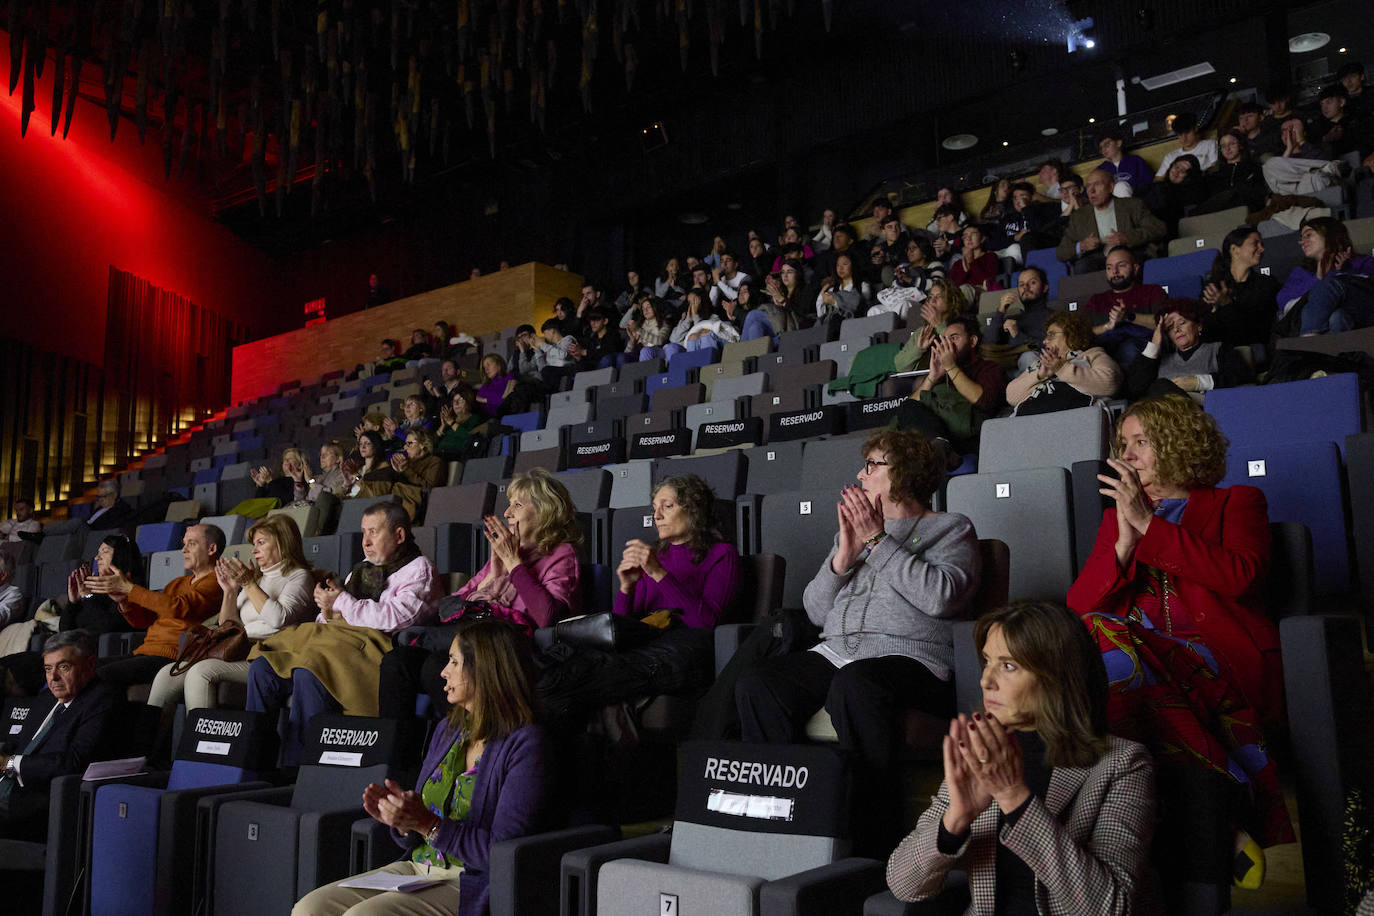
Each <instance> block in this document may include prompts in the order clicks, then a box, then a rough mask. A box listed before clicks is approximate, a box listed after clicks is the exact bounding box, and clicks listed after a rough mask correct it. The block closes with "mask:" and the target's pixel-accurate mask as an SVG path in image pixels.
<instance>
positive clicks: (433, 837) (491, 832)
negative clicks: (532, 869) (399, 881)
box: [291, 619, 553, 916]
mask: <svg viewBox="0 0 1374 916" xmlns="http://www.w3.org/2000/svg"><path fill="white" fill-rule="evenodd" d="M444 684H445V688H446V691H447V694H448V699H449V702H450V703H452V704H453V711H452V712H451V713H450V714H449V716H448V718H447V719H446V720H445V721H444V722H442V723H440V725H439V727H438V728H437V729H436V730H435V732H434V737H433V738H432V739H431V740H430V743H429V748H428V750H426V752H425V761H424V765H423V767H421V769H420V778H419V784H418V785H417V786H416V787H415V790H414V791H405V790H403V789H402V788H401V787H400V786H399V785H397V784H396V783H394V782H392V781H391V780H389V779H388V780H387V781H386V785H384V786H379V785H377V784H375V783H374V784H372V785H369V786H368V787H367V788H366V789H364V790H363V808H364V809H365V810H366V811H367V813H368V814H369V815H371V816H372V817H373V818H375V819H376V820H378V821H381V822H382V823H383V824H386V825H387V826H389V827H390V828H391V835H392V838H393V839H395V841H396V843H397V845H399V846H400V847H401V848H402V849H404V850H405V851H406V852H405V857H404V858H402V859H401V860H400V861H398V862H393V863H392V864H391V865H387V866H384V867H382V868H379V869H375V870H374V871H370V872H367V873H366V874H367V875H368V876H397V877H405V878H410V877H414V878H429V879H433V880H437V881H438V883H437V884H434V885H433V886H430V887H427V888H425V889H424V890H419V891H415V892H412V893H398V892H394V891H381V890H370V889H363V888H350V887H343V886H342V885H343V884H344V883H345V882H337V883H334V884H327V885H325V886H324V887H321V888H318V889H316V890H314V891H311V892H310V893H309V894H307V895H306V896H305V897H303V898H301V900H300V902H298V903H297V904H296V906H295V908H294V909H292V911H291V912H292V916H315V914H319V916H326V914H327V916H339V914H348V916H362V914H366V913H389V914H403V916H410V914H429V913H434V912H441V913H456V914H458V916H478V914H482V913H486V912H487V898H488V888H487V863H488V862H489V861H490V859H491V847H492V845H493V844H495V843H499V842H500V841H501V840H506V839H510V838H512V837H519V836H525V835H527V834H531V833H536V832H538V831H540V830H543V829H547V828H548V827H549V826H550V825H549V823H548V821H549V812H550V809H551V808H552V805H551V804H550V800H551V798H552V793H551V787H552V784H553V780H552V776H551V774H552V764H551V761H550V755H549V750H548V741H547V738H546V737H545V734H544V732H543V730H542V729H540V728H539V726H537V725H535V724H534V690H533V687H532V684H531V680H530V664H529V640H527V639H526V638H525V637H524V635H523V634H521V633H520V631H519V630H518V629H517V628H515V627H513V626H511V625H510V624H507V623H503V622H501V621H496V620H490V619H488V620H481V621H475V622H470V623H466V624H463V625H462V626H460V627H459V629H458V632H457V635H455V636H454V638H453V644H452V646H450V647H449V655H448V664H447V665H446V666H445V667H444ZM357 877H363V876H361V875H360V876H357ZM346 880H351V879H346Z"/></svg>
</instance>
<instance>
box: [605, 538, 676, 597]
mask: <svg viewBox="0 0 1374 916" xmlns="http://www.w3.org/2000/svg"><path fill="white" fill-rule="evenodd" d="M615 574H616V576H617V577H618V578H619V579H620V590H621V591H622V592H624V593H625V594H627V595H628V594H629V593H630V592H632V591H634V587H635V583H636V582H638V581H639V577H640V576H643V575H646V574H647V575H648V576H649V578H650V579H653V580H654V581H655V582H659V581H661V580H662V579H663V577H664V576H665V575H667V574H668V571H667V570H666V569H664V568H663V564H662V563H660V562H658V557H657V556H656V555H655V554H654V549H653V548H652V547H650V546H649V545H648V544H646V543H645V542H644V541H641V540H640V539H639V538H635V539H633V540H630V541H626V542H625V552H624V553H622V554H621V555H620V565H619V566H617V567H616V570H615Z"/></svg>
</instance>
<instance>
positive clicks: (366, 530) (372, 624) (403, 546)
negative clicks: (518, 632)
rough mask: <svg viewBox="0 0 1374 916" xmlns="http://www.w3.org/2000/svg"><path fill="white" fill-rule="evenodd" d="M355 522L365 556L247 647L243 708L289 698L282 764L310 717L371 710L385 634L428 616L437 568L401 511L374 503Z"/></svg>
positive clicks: (434, 602)
mask: <svg viewBox="0 0 1374 916" xmlns="http://www.w3.org/2000/svg"><path fill="white" fill-rule="evenodd" d="M361 527H362V535H363V556H364V557H365V559H364V560H363V561H362V562H360V563H359V564H358V565H357V566H355V567H353V569H352V570H351V571H350V572H349V573H348V575H347V577H345V578H344V580H343V582H342V583H340V582H339V581H338V579H337V578H335V577H333V576H330V577H329V578H327V579H326V580H325V581H324V582H322V583H320V584H318V585H316V586H315V593H314V598H315V605H316V607H318V608H319V611H320V612H319V614H318V615H317V616H316V617H315V621H314V622H313V623H303V624H300V625H298V626H295V627H290V628H287V629H284V630H282V631H280V632H278V633H277V634H276V635H274V636H270V637H268V638H266V639H264V640H262V641H261V642H259V643H257V644H256V645H255V646H254V647H253V649H252V651H251V652H250V653H249V660H250V662H251V664H250V666H249V669H248V703H247V706H248V709H250V710H253V711H255V712H266V713H269V714H270V717H271V718H270V721H273V722H275V721H276V719H277V715H278V714H279V713H280V712H281V710H282V709H285V708H286V707H287V705H288V701H289V705H290V718H289V725H288V727H287V731H286V734H285V735H284V736H283V741H282V759H283V761H284V762H285V763H286V765H287V766H295V765H297V764H299V763H300V761H301V741H302V739H303V737H304V733H305V729H306V727H307V726H308V725H309V723H310V720H311V719H312V718H313V717H314V716H316V715H318V714H320V713H322V712H339V711H343V712H344V713H346V714H348V715H375V714H376V711H377V677H378V673H377V672H378V666H379V664H380V663H381V660H382V656H383V655H385V654H386V653H387V652H388V651H390V649H391V647H392V642H391V634H392V633H395V632H396V631H398V630H402V629H405V628H406V627H409V626H415V625H420V624H426V623H430V622H431V621H433V619H434V614H435V611H436V610H437V607H438V603H439V597H440V595H441V594H442V592H441V589H440V585H439V574H438V573H437V572H435V570H434V564H433V563H431V562H430V561H429V559H428V558H426V557H425V556H423V555H422V554H421V553H420V548H419V547H418V546H417V545H416V543H415V541H414V539H413V538H412V536H411V531H410V518H409V516H407V515H406V512H405V510H404V509H402V508H401V507H400V506H399V505H396V504H395V503H377V504H376V505H374V506H371V507H369V508H368V510H367V511H366V512H365V513H364V514H363V519H362V526H361ZM216 591H218V589H216Z"/></svg>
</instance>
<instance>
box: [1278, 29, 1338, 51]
mask: <svg viewBox="0 0 1374 916" xmlns="http://www.w3.org/2000/svg"><path fill="white" fill-rule="evenodd" d="M1330 41H1331V36H1330V35H1328V34H1326V33H1325V32H1303V33H1302V34H1301V35H1294V36H1293V37H1292V38H1290V39H1288V50H1289V51H1290V52H1291V53H1293V54H1305V53H1306V52H1308V51H1315V50H1317V49H1318V48H1324V47H1326V46H1327V44H1328V43H1330Z"/></svg>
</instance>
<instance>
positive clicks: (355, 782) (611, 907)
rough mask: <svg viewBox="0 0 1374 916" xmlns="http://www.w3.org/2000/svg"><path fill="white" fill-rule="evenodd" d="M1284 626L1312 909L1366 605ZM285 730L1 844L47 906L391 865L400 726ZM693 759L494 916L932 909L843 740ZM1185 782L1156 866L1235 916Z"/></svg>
mask: <svg viewBox="0 0 1374 916" xmlns="http://www.w3.org/2000/svg"><path fill="white" fill-rule="evenodd" d="M1280 632H1281V639H1282V646H1283V653H1284V665H1285V669H1286V671H1287V672H1288V673H1289V676H1288V678H1287V694H1288V707H1289V719H1290V722H1291V734H1290V736H1289V741H1290V744H1291V754H1292V766H1293V770H1294V776H1295V780H1296V786H1297V796H1298V811H1299V817H1300V818H1301V822H1302V825H1303V831H1302V842H1303V854H1304V855H1303V859H1304V869H1305V873H1306V879H1307V888H1308V900H1309V903H1310V904H1311V905H1313V906H1314V907H1316V908H1317V909H1318V911H1319V912H1326V911H1328V910H1333V909H1334V907H1335V906H1336V905H1338V904H1339V903H1340V900H1339V891H1340V887H1341V869H1342V856H1341V854H1340V842H1341V824H1342V820H1343V818H1344V815H1345V805H1346V804H1347V803H1348V801H1349V795H1348V793H1349V791H1350V789H1351V788H1352V787H1358V786H1359V785H1360V784H1361V779H1362V776H1361V774H1362V773H1365V774H1366V775H1367V760H1368V754H1369V753H1370V752H1371V751H1374V747H1372V746H1371V735H1374V708H1371V699H1370V696H1369V692H1368V690H1367V689H1365V688H1364V687H1363V685H1364V683H1365V673H1364V671H1363V659H1362V656H1361V649H1360V642H1361V640H1360V635H1359V626H1358V622H1357V621H1356V620H1355V619H1354V618H1350V617H1335V616H1306V615H1298V616H1290V617H1287V618H1285V619H1284V620H1282V621H1281V624H1280ZM955 643H956V659H957V660H958V666H957V670H956V675H955V676H956V682H957V687H958V690H957V696H958V704H959V708H960V709H961V710H964V711H970V710H972V709H973V708H975V705H976V703H977V702H978V697H979V689H978V676H979V671H978V665H977V664H976V662H975V661H974V656H973V651H972V624H971V623H970V622H963V623H959V624H957V625H956V632H955ZM21 708H22V706H21V704H16V703H10V704H7V707H6V713H5V719H4V722H5V723H6V724H7V725H9V724H10V723H14V724H15V725H16V727H18V728H19V729H21V731H22V729H24V728H28V729H32V728H35V727H36V722H35V721H31V720H29V719H28V717H25V716H22V715H20V714H19V712H18V711H19V710H20V709H21ZM35 718H36V717H35ZM272 725H273V723H270V722H267V721H265V718H264V717H263V716H262V715H261V714H254V713H247V712H242V711H233V710H200V711H197V712H195V713H193V714H191V715H190V716H189V717H188V718H187V721H186V724H185V727H184V728H183V730H182V735H181V740H180V743H179V749H178V753H177V759H176V762H175V763H174V765H173V767H172V769H171V771H170V772H163V773H145V774H140V775H137V776H134V777H131V778H123V779H111V780H100V781H83V779H82V778H81V777H80V776H71V777H61V778H59V779H58V780H57V781H56V782H55V783H54V786H53V791H52V796H51V799H52V800H51V810H50V816H51V817H50V828H49V834H48V841H47V843H46V844H32V843H16V842H13V841H0V854H3V856H4V861H5V867H6V869H7V870H8V871H10V872H11V873H13V872H16V871H22V870H26V869H27V870H31V871H34V872H37V871H39V870H44V875H43V882H44V905H43V910H42V912H43V913H44V914H45V916H57V914H60V913H78V914H82V916H85V914H90V916H153V914H158V916H162V914H179V913H202V914H212V916H237V914H245V916H246V914H250V913H252V914H257V913H262V912H282V913H284V912H286V911H287V910H288V909H289V907H290V905H291V903H292V902H293V901H294V900H296V899H298V898H299V897H300V896H302V895H303V894H305V893H307V892H308V891H310V890H311V889H313V888H314V887H316V886H318V885H320V884H323V883H326V882H328V881H333V880H337V879H339V878H341V877H343V876H345V875H348V874H353V873H357V872H361V871H364V870H367V869H370V868H375V867H378V866H380V865H383V864H385V863H387V862H389V861H392V860H394V859H395V858H396V857H397V854H398V850H397V849H396V847H395V846H394V845H393V844H392V843H391V840H390V837H389V835H388V834H387V831H386V829H385V828H383V827H381V825H379V824H377V823H376V822H375V821H372V820H371V819H370V818H366V817H364V816H363V815H362V811H361V808H360V806H359V803H358V799H359V798H360V796H361V790H362V787H363V786H365V785H366V784H368V783H369V782H380V781H382V780H383V779H386V778H391V779H396V780H398V781H401V782H402V783H403V784H410V783H412V782H413V780H414V778H415V775H416V774H415V769H414V768H415V761H413V760H406V759H401V757H402V756H403V755H400V754H398V749H399V748H400V746H401V744H400V742H398V741H397V723H395V722H393V721H391V720H384V719H369V718H359V717H346V716H321V717H319V718H317V719H316V720H315V722H314V723H313V724H312V734H311V736H310V739H309V744H308V749H307V754H306V757H305V760H307V761H308V762H307V763H306V764H305V765H303V766H302V767H301V768H300V770H299V772H298V773H297V774H296V775H295V777H294V780H293V781H292V782H291V783H290V784H286V785H272V784H270V783H268V782H265V781H263V779H262V777H263V776H264V775H267V774H268V771H269V770H270V769H271V768H272V760H273V759H274V757H275V740H276V732H275V729H274V728H273V727H272ZM712 759H714V760H719V759H725V760H746V761H754V762H761V763H764V764H769V765H776V766H779V767H785V766H792V767H794V768H800V767H806V768H807V770H808V772H809V774H810V776H811V777H813V778H811V779H809V780H808V781H807V783H806V786H800V785H796V784H795V783H794V784H793V785H785V786H776V785H773V786H770V787H768V788H767V790H766V794H767V795H768V796H770V797H771V798H773V799H782V800H783V801H785V802H787V803H789V804H791V805H793V806H794V810H795V811H797V812H799V814H798V816H796V817H795V818H791V819H781V820H774V821H771V822H769V821H758V820H751V819H748V818H739V817H733V816H723V815H722V813H721V811H720V808H719V806H718V805H716V804H713V803H712V802H711V801H710V799H712V798H713V797H719V796H720V795H721V793H727V794H738V793H739V792H740V791H741V789H740V787H739V785H738V784H734V783H731V782H730V781H729V780H728V779H727V778H726V777H725V776H724V772H725V771H724V770H723V769H721V768H717V769H715V770H713V769H712V768H710V767H709V766H708V764H707V761H708V760H712ZM679 761H680V764H681V765H680V768H679V773H680V775H679V778H678V792H677V801H676V805H675V813H674V823H673V829H672V831H671V834H664V833H657V834H652V835H648V836H641V837H637V838H630V839H623V840H622V839H619V830H618V829H617V828H616V827H614V826H601V825H590V826H580V827H565V828H563V829H558V830H554V831H553V832H550V833H544V834H538V835H534V836H529V837H522V838H518V839H514V840H509V841H506V842H503V843H500V844H497V845H496V846H495V847H493V849H492V855H491V860H490V864H489V874H490V880H491V911H492V913H493V914H520V916H542V914H549V916H553V914H555V913H557V914H561V916H573V914H575V916H592V914H604V916H619V914H631V913H638V912H645V911H647V910H648V907H649V906H650V905H654V906H659V907H661V906H662V905H663V904H662V901H663V900H664V899H665V897H666V898H671V899H673V900H674V901H675V902H676V903H677V905H678V906H680V907H681V909H679V910H677V911H678V912H689V911H690V912H711V913H719V914H736V913H738V914H754V913H760V914H796V916H821V914H832V913H858V912H859V911H860V908H862V912H864V913H865V914H874V916H877V914H897V913H912V912H928V911H927V910H913V909H911V908H908V907H905V906H903V905H902V904H900V903H899V902H897V901H896V900H894V899H893V898H892V897H891V895H890V894H887V893H886V892H885V891H884V890H883V883H884V882H883V863H881V862H878V861H875V860H869V859H858V858H852V857H849V856H848V851H849V848H850V842H849V839H850V838H848V837H847V836H846V834H845V830H846V825H847V823H848V821H849V816H848V813H849V812H848V805H847V794H848V791H847V785H848V781H847V779H848V777H847V772H846V770H845V764H844V760H843V758H841V757H838V756H837V755H835V754H834V753H833V752H831V751H829V750H828V749H827V748H825V747H816V746H793V747H787V746H784V747H758V746H750V745H742V744H738V743H733V742H732V743H726V744H712V743H702V742H694V743H687V744H684V745H683V746H682V748H681V749H680V754H679ZM1177 775H1178V774H1164V773H1161V774H1160V786H1161V788H1160V794H1159V803H1160V809H1161V810H1160V823H1159V825H1158V828H1157V840H1156V849H1155V854H1154V857H1153V861H1154V863H1155V865H1156V871H1157V873H1156V875H1155V876H1154V877H1155V878H1156V879H1157V880H1159V881H1161V882H1162V883H1163V884H1164V885H1165V890H1166V893H1169V894H1170V896H1171V899H1173V900H1174V901H1176V903H1177V904H1178V905H1177V908H1176V909H1174V910H1173V912H1179V913H1185V914H1216V913H1221V912H1224V911H1225V910H1226V909H1227V908H1228V906H1229V880H1230V879H1229V873H1228V871H1227V868H1226V864H1227V862H1228V861H1229V852H1230V846H1229V844H1230V837H1229V835H1218V836H1212V837H1204V838H1201V839H1200V838H1199V837H1198V836H1196V835H1188V834H1186V832H1187V831H1189V830H1190V829H1191V830H1194V831H1195V830H1196V829H1197V828H1198V826H1199V825H1197V824H1194V823H1190V818H1191V817H1192V814H1191V812H1190V810H1189V805H1188V804H1187V802H1186V796H1187V794H1188V793H1196V792H1199V791H1216V790H1219V787H1217V786H1208V785H1205V784H1204V783H1205V782H1206V780H1201V781H1200V782H1199V781H1197V780H1194V781H1193V782H1192V783H1189V784H1186V785H1175V784H1174V783H1173V782H1172V780H1174V778H1175V777H1176V776H1177ZM1185 782H1186V779H1185ZM807 786H809V787H810V789H809V790H808V789H807ZM744 791H745V794H750V793H749V791H748V790H744ZM754 794H757V790H755V793H754ZM803 808H804V810H803ZM551 826H552V825H551ZM1181 840H1186V843H1187V845H1188V846H1189V847H1190V848H1192V849H1195V850H1199V849H1200V850H1202V852H1203V854H1207V855H1211V856H1212V857H1213V859H1214V861H1213V867H1210V868H1209V867H1206V866H1202V867H1199V866H1198V863H1196V862H1195V863H1192V864H1193V865H1194V868H1193V869H1192V871H1191V874H1190V876H1189V877H1188V878H1186V879H1180V878H1179V877H1178V876H1177V875H1175V874H1172V873H1171V872H1170V871H1169V866H1168V864H1166V863H1169V862H1170V859H1169V856H1170V849H1169V846H1170V844H1171V843H1175V842H1178V841H1181ZM1213 846H1214V847H1216V848H1215V849H1210V847H1213ZM1209 874H1210V877H1208V875H1209ZM1179 884H1181V885H1183V886H1177V885H1179ZM957 894H958V890H957V888H956V889H955V890H954V891H953V895H955V897H956V898H957ZM11 899H13V898H11ZM945 902H946V903H949V904H951V906H952V908H951V909H949V910H946V909H943V908H942V909H940V910H938V911H939V912H946V911H948V912H959V911H961V910H962V908H963V905H964V904H963V903H959V902H957V900H947V901H945Z"/></svg>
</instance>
